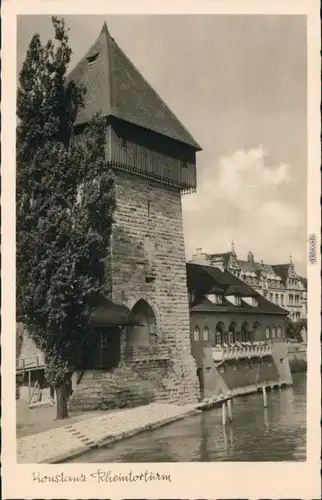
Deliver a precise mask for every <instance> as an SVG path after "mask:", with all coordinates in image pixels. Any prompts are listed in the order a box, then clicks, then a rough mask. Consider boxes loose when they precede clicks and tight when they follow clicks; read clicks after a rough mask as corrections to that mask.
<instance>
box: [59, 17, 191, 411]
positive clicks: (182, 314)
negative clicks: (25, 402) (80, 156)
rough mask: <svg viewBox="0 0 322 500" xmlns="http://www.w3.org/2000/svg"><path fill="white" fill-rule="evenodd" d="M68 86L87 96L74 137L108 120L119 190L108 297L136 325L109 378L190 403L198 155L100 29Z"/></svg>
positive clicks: (109, 156)
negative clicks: (191, 222) (189, 208)
mask: <svg viewBox="0 0 322 500" xmlns="http://www.w3.org/2000/svg"><path fill="white" fill-rule="evenodd" d="M69 79H70V80H73V81H74V82H75V83H76V84H80V83H82V84H84V85H85V86H86V88H87V93H86V98H85V106H84V108H83V109H82V110H81V111H80V112H79V115H78V116H77V120H76V130H77V129H79V130H81V129H82V126H83V125H84V124H85V123H86V122H88V121H89V120H90V118H91V117H92V116H93V114H94V113H95V112H98V111H102V112H103V114H104V116H105V117H106V123H107V125H106V134H107V149H106V162H107V167H108V166H110V167H112V168H113V170H114V173H115V192H116V213H115V222H114V225H113V231H112V240H111V248H110V254H109V256H108V258H107V261H108V265H109V271H110V276H111V289H110V290H109V298H111V299H112V300H113V301H114V302H117V303H120V304H124V305H126V306H128V307H129V308H130V309H131V310H132V311H133V312H134V313H135V314H136V316H137V317H139V318H141V320H142V321H141V323H142V324H141V325H140V326H139V327H133V328H127V330H123V331H122V334H121V342H120V343H121V349H120V351H121V358H120V366H119V368H117V369H116V370H115V371H114V375H113V377H114V379H113V380H114V382H115V377H116V376H117V377H118V378H119V379H120V378H122V377H123V382H122V383H124V381H126V383H127V380H128V376H129V373H130V371H131V373H132V375H133V373H134V371H135V372H136V375H135V376H136V377H139V379H140V380H141V379H142V380H143V379H144V380H145V381H146V380H148V379H149V380H150V381H151V380H154V381H155V384H154V388H153V392H154V395H153V399H154V400H159V399H162V400H171V401H175V402H178V403H187V402H194V401H196V400H197V398H198V395H199V385H198V379H197V375H196V365H195V362H194V360H193V357H192V355H191V350H190V321H189V306H188V293H187V283H186V264H185V247H184V237H183V224H182V209H181V195H182V194H183V193H188V192H190V191H194V190H195V188H196V152H197V151H200V150H201V148H200V146H199V145H198V144H197V143H196V142H195V140H194V139H193V138H192V137H191V135H190V134H189V133H188V132H187V130H186V129H185V128H184V127H183V125H182V124H181V123H180V122H179V120H178V119H177V118H176V117H175V115H174V114H173V113H172V112H171V111H170V110H169V108H168V107H167V106H166V104H165V103H164V102H163V101H162V99H161V98H160V97H159V96H158V94H157V93H156V92H155V91H154V90H153V89H152V88H151V86H150V85H149V84H148V83H147V82H146V81H145V79H144V78H143V77H142V76H141V74H140V73H139V72H138V70H137V69H136V68H135V67H134V65H133V64H132V63H131V62H130V61H129V59H128V58H127V56H126V55H125V54H124V53H123V51H122V50H121V49H120V47H119V46H118V45H117V44H116V42H115V41H114V39H113V38H112V37H111V35H110V34H109V32H108V29H107V26H106V24H104V26H103V28H102V31H101V33H100V34H99V36H98V38H97V40H96V42H95V43H94V45H93V46H92V47H91V48H90V49H89V51H88V52H87V54H86V55H85V56H84V57H83V59H82V60H81V61H80V62H79V63H78V64H77V66H76V67H75V69H74V70H73V71H72V73H71V74H70V76H69ZM127 368H129V369H130V371H129V370H127ZM88 377H89V378H91V376H90V375H88ZM88 377H87V379H86V376H85V377H83V379H84V380H87V383H88ZM102 377H103V375H102ZM96 378H97V377H96ZM103 378H104V377H103ZM115 383H116V382H115ZM129 383H130V382H129ZM120 384H121V382H120ZM135 384H136V386H138V385H140V381H139V382H138V381H137V380H136V382H135ZM95 387H96V389H98V386H97V385H96V386H95ZM83 389H84V386H83ZM109 390H110V389H109ZM78 392H79V393H80V392H81V387H80V388H79V389H78ZM88 392H90V389H89V388H88ZM100 394H101V393H100ZM128 394H129V393H128ZM128 397H129V396H128ZM74 400H75V401H76V400H77V391H76V395H75V398H74Z"/></svg>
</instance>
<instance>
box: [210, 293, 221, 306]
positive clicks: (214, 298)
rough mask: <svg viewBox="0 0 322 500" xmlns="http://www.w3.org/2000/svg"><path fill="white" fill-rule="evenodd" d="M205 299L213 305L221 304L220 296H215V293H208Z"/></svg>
mask: <svg viewBox="0 0 322 500" xmlns="http://www.w3.org/2000/svg"><path fill="white" fill-rule="evenodd" d="M207 299H208V300H210V302H212V303H213V304H222V296H221V295H218V294H215V293H210V294H209V295H207Z"/></svg>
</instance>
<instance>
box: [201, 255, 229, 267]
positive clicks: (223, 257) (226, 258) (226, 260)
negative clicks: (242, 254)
mask: <svg viewBox="0 0 322 500" xmlns="http://www.w3.org/2000/svg"><path fill="white" fill-rule="evenodd" d="M232 255H233V254H232V252H223V253H211V254H208V256H207V257H208V259H209V260H210V261H212V260H215V259H220V260H222V261H223V265H224V268H225V269H226V268H227V266H228V264H229V260H230V258H231V257H232Z"/></svg>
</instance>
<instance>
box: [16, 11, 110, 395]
mask: <svg viewBox="0 0 322 500" xmlns="http://www.w3.org/2000/svg"><path fill="white" fill-rule="evenodd" d="M52 21H53V27H54V32H55V36H54V40H48V42H47V43H46V44H44V45H43V44H42V43H41V40H40V37H39V35H38V34H35V35H34V36H33V38H32V40H31V42H30V45H29V48H28V51H27V55H26V59H25V61H24V64H23V67H22V70H21V73H20V78H19V88H18V95H17V115H18V126H17V181H16V216H17V225H16V230H17V235H16V241H17V250H16V259H17V283H16V286H17V319H18V320H19V321H22V322H23V323H24V324H25V325H26V326H27V329H28V331H29V333H30V335H31V337H32V338H33V339H34V340H35V342H36V344H37V346H38V347H40V348H41V350H42V351H43V352H44V353H45V360H46V376H47V379H48V381H49V382H50V383H51V384H52V385H53V386H54V387H56V388H59V387H61V386H62V385H63V384H64V383H65V382H66V380H67V378H68V375H69V373H70V371H71V370H73V369H74V368H75V366H77V365H79V363H80V362H81V360H82V357H83V354H84V349H85V347H86V341H87V338H88V336H89V335H90V333H91V329H90V326H89V313H90V308H91V307H92V305H93V304H94V303H95V300H96V298H97V296H98V294H100V293H101V292H102V291H103V290H104V288H105V287H106V276H105V272H104V258H105V257H106V255H107V252H108V246H109V241H110V234H111V225H112V220H113V211H114V206H115V199H114V183H113V173H112V172H111V171H109V170H108V169H107V167H106V162H105V147H106V144H105V123H104V119H103V118H102V117H101V116H95V117H94V118H93V120H92V122H91V123H89V124H88V125H87V127H86V128H85V130H83V131H82V134H81V135H76V134H75V127H74V122H75V117H76V114H77V110H78V109H79V107H81V106H83V101H84V95H85V92H86V89H84V88H79V87H76V86H75V85H74V84H73V83H72V82H67V79H66V73H67V69H68V65H69V63H70V57H71V49H70V47H69V44H68V35H67V31H66V29H65V23H64V20H61V19H58V18H53V19H52Z"/></svg>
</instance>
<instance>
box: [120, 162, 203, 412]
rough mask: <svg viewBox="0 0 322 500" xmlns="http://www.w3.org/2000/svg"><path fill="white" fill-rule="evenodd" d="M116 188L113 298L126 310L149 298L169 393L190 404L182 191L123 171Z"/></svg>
mask: <svg viewBox="0 0 322 500" xmlns="http://www.w3.org/2000/svg"><path fill="white" fill-rule="evenodd" d="M115 186H116V202H117V208H116V213H115V224H114V229H113V236H112V242H111V244H112V246H111V248H112V252H111V253H112V259H111V266H112V268H111V272H112V276H113V289H112V299H113V300H115V301H119V302H121V303H125V304H126V305H127V306H129V307H130V308H133V306H134V305H135V304H136V303H137V302H138V301H139V300H140V299H144V300H145V301H146V302H148V304H149V305H150V306H151V307H152V309H153V311H154V315H155V318H156V333H157V335H158V337H159V340H160V341H163V342H165V343H166V344H167V346H168V347H169V348H170V351H171V356H170V357H171V362H172V369H171V373H170V375H169V377H170V379H171V380H170V381H171V386H172V395H176V397H177V400H178V402H182V403H188V402H195V401H197V399H198V397H199V384H198V379H197V374H196V369H197V368H196V364H195V361H194V359H193V357H192V355H191V347H190V320H189V307H188V292H187V282H186V265H185V248H184V238H183V226H182V209H181V194H180V192H179V190H178V189H176V188H173V187H170V186H166V185H162V184H160V183H157V182H155V181H150V180H147V179H144V178H140V177H138V176H132V175H130V174H126V173H123V172H117V173H116V179H115ZM151 276H152V279H150V278H151ZM146 278H148V279H146Z"/></svg>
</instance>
